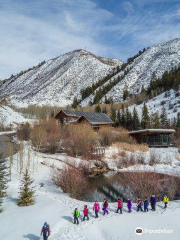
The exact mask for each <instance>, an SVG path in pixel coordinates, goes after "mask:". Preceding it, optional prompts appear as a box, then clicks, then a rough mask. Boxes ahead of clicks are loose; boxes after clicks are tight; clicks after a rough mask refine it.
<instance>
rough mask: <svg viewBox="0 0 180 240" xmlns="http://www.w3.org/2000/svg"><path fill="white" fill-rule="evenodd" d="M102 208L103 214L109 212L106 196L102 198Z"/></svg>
mask: <svg viewBox="0 0 180 240" xmlns="http://www.w3.org/2000/svg"><path fill="white" fill-rule="evenodd" d="M102 210H103V215H105V214H106V213H107V214H108V213H109V212H108V201H107V199H106V198H104V202H103V208H102Z"/></svg>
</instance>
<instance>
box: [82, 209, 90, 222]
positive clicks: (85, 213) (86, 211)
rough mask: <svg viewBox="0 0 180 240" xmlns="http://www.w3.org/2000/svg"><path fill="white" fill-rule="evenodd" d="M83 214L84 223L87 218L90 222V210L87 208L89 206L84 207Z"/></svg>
mask: <svg viewBox="0 0 180 240" xmlns="http://www.w3.org/2000/svg"><path fill="white" fill-rule="evenodd" d="M83 214H84V217H83V221H85V219H86V218H87V220H89V216H88V214H89V210H88V208H87V205H84V210H83Z"/></svg>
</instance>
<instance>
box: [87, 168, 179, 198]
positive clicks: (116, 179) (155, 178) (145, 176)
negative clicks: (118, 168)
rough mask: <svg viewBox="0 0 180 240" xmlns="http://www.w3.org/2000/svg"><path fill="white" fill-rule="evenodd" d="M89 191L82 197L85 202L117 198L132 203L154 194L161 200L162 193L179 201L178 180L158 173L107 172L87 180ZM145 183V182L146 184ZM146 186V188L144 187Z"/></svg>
mask: <svg viewBox="0 0 180 240" xmlns="http://www.w3.org/2000/svg"><path fill="white" fill-rule="evenodd" d="M88 181H89V185H90V191H89V192H88V193H87V194H86V195H85V196H84V197H83V200H85V201H90V202H92V201H101V202H102V201H103V199H104V198H106V199H107V200H108V201H109V202H116V201H117V199H118V198H120V199H121V200H123V201H124V202H126V201H127V199H128V198H130V199H132V200H133V201H135V200H136V198H137V197H138V196H139V197H142V196H145V194H146V195H147V194H148V196H146V197H148V198H149V197H150V195H151V194H153V193H155V194H156V195H157V196H158V198H159V199H162V196H163V194H164V193H166V194H168V195H171V196H172V198H173V199H180V179H177V178H175V177H172V176H169V175H166V174H160V173H152V174H151V173H139V172H137V173H134V172H133V173H131V172H109V173H107V174H102V175H99V176H93V177H89V178H88ZM146 181H147V182H146ZM145 184H146V186H145Z"/></svg>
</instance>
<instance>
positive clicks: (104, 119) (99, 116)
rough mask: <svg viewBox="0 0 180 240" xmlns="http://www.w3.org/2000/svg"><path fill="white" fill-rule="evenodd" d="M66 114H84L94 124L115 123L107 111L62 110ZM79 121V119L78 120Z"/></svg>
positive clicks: (77, 115)
mask: <svg viewBox="0 0 180 240" xmlns="http://www.w3.org/2000/svg"><path fill="white" fill-rule="evenodd" d="M62 111H63V112H64V113H65V114H66V115H69V116H76V117H79V119H80V117H82V116H84V117H85V118H86V119H87V120H88V121H89V122H90V123H94V124H97V123H98V124H99V123H101V124H103V123H108V124H110V123H111V124H113V123H114V122H113V121H112V120H111V119H110V118H109V117H108V116H107V115H106V114H105V113H96V112H82V111H71V110H62ZM77 121H78V120H77Z"/></svg>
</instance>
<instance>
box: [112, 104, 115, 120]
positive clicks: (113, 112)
mask: <svg viewBox="0 0 180 240" xmlns="http://www.w3.org/2000/svg"><path fill="white" fill-rule="evenodd" d="M111 119H112V121H113V122H116V110H115V109H114V107H113V105H111Z"/></svg>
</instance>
